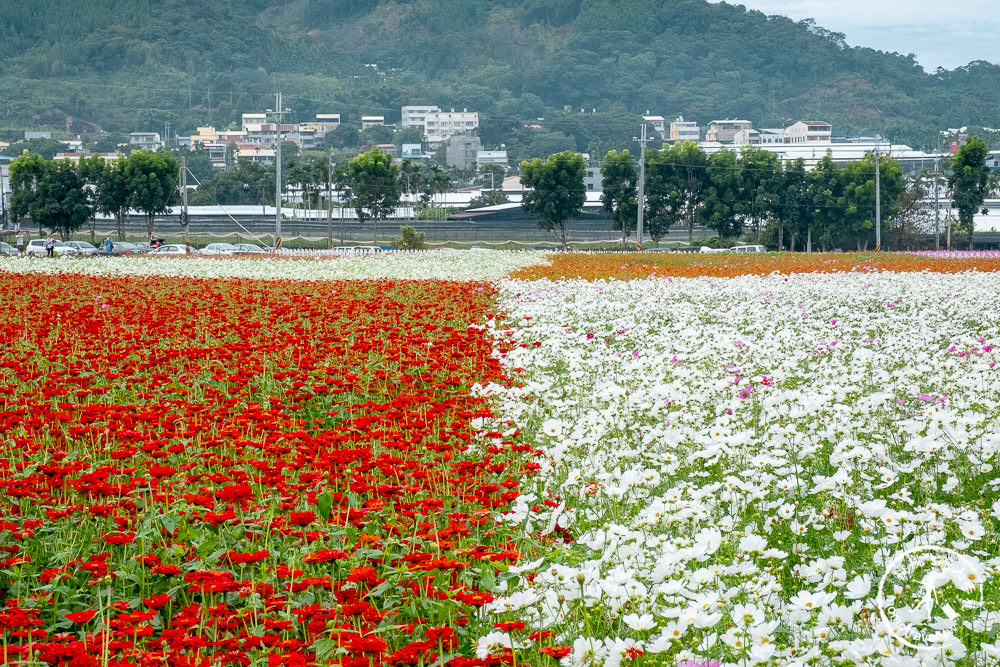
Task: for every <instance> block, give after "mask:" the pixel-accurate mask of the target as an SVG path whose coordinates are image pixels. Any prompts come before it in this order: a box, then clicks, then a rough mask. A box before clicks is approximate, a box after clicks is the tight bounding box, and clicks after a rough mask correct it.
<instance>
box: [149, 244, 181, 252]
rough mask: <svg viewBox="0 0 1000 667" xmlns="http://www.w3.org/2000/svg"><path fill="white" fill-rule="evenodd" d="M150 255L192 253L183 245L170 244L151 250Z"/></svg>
mask: <svg viewBox="0 0 1000 667" xmlns="http://www.w3.org/2000/svg"><path fill="white" fill-rule="evenodd" d="M149 254H150V255H187V254H190V251H189V250H188V249H187V246H185V245H184V244H183V243H168V244H167V245H161V246H160V247H159V248H157V249H156V250H150V251H149Z"/></svg>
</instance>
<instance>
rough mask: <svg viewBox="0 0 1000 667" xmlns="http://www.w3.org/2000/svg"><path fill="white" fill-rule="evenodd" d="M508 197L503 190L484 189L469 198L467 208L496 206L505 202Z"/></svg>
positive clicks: (507, 201)
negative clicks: (477, 194)
mask: <svg viewBox="0 0 1000 667" xmlns="http://www.w3.org/2000/svg"><path fill="white" fill-rule="evenodd" d="M509 202H510V197H508V196H507V193H506V192H504V191H503V190H484V191H483V192H482V194H480V195H479V196H478V197H473V198H472V199H470V200H469V208H483V207H484V206H497V205H499V204H507V203H509Z"/></svg>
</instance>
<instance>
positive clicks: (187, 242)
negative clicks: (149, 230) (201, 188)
mask: <svg viewBox="0 0 1000 667" xmlns="http://www.w3.org/2000/svg"><path fill="white" fill-rule="evenodd" d="M187 170H188V168H187V157H185V156H183V155H182V156H181V224H182V225H184V249H185V250H186V251H187V252H191V218H190V217H188V185H187V183H188V179H187Z"/></svg>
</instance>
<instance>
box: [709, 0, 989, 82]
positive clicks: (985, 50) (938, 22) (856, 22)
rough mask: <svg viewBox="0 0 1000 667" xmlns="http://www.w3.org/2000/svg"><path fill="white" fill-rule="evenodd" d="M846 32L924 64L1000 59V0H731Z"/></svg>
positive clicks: (851, 40)
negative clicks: (946, 0) (907, 55)
mask: <svg viewBox="0 0 1000 667" xmlns="http://www.w3.org/2000/svg"><path fill="white" fill-rule="evenodd" d="M727 2H729V4H741V5H744V6H745V7H746V8H747V9H756V10H759V11H761V12H764V13H765V14H768V15H771V14H781V15H783V16H787V17H789V18H791V19H794V20H796V21H799V20H802V19H807V18H811V19H816V25H818V26H821V27H823V28H826V29H827V30H830V31H832V32H841V33H844V35H845V38H846V41H847V43H848V44H850V45H851V46H868V47H871V48H873V49H877V50H879V51H896V52H899V53H902V54H904V55H906V54H909V53H912V54H914V55H916V57H917V62H918V63H920V64H921V65H922V66H923V67H924V69H926V70H928V71H933V70H934V69H936V68H937V67H939V66H940V67H945V68H947V69H954V68H955V67H959V66H961V65H968V64H969V63H970V62H972V61H973V60H987V61H989V62H992V63H1000V39H998V37H1000V0H950V1H948V2H944V1H942V0H727Z"/></svg>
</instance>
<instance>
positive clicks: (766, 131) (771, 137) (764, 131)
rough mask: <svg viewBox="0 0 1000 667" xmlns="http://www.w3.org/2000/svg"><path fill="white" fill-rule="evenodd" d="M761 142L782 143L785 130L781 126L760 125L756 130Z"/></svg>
mask: <svg viewBox="0 0 1000 667" xmlns="http://www.w3.org/2000/svg"><path fill="white" fill-rule="evenodd" d="M757 134H758V135H759V136H760V143H761V144H783V143H785V130H784V129H783V128H780V127H779V128H774V127H762V128H761V129H759V130H757Z"/></svg>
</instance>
